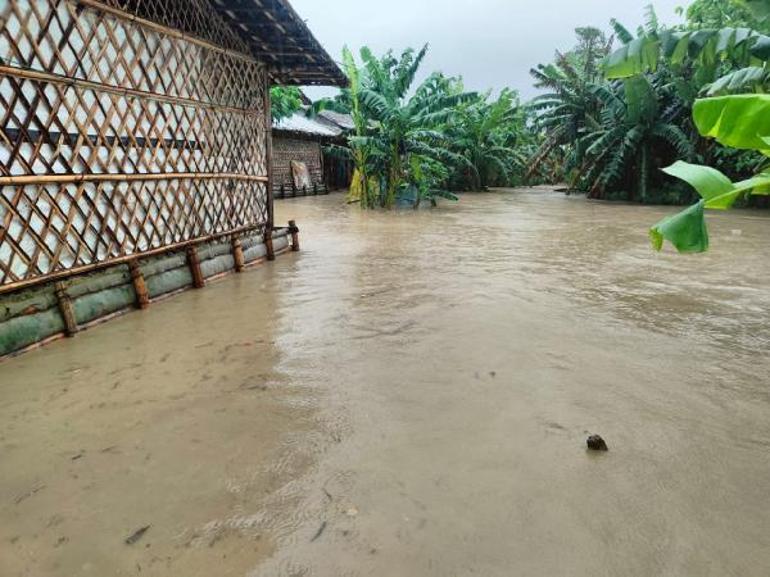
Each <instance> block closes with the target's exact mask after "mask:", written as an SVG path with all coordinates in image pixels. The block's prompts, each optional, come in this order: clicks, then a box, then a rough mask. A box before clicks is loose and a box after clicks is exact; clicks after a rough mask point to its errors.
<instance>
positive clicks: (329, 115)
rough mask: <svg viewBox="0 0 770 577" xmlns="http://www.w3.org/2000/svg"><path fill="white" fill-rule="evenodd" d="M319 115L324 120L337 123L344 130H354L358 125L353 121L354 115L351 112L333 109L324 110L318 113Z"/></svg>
mask: <svg viewBox="0 0 770 577" xmlns="http://www.w3.org/2000/svg"><path fill="white" fill-rule="evenodd" d="M318 116H319V117H320V118H322V119H324V120H328V121H329V122H331V123H333V124H336V125H337V126H339V127H340V128H342V129H343V130H353V129H354V128H355V127H356V125H355V124H354V123H353V117H352V116H350V114H343V113H341V112H335V111H333V110H322V111H321V112H319V113H318Z"/></svg>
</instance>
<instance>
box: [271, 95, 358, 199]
mask: <svg viewBox="0 0 770 577" xmlns="http://www.w3.org/2000/svg"><path fill="white" fill-rule="evenodd" d="M353 128H354V125H353V119H352V118H351V117H350V115H348V114H341V113H338V112H332V111H330V110H323V111H321V112H319V113H318V115H317V116H316V117H315V118H308V116H307V114H306V111H305V110H302V111H299V112H297V113H295V114H294V115H293V116H290V117H288V118H284V119H282V120H280V121H278V122H277V123H274V124H273V176H274V179H273V193H274V195H275V197H276V198H293V197H296V196H306V195H315V194H326V193H328V192H329V191H330V190H338V189H342V188H347V187H348V186H349V185H350V180H351V175H352V163H351V161H350V160H346V159H344V158H340V157H339V155H335V154H331V153H330V152H329V147H330V145H331V146H336V147H346V146H347V136H348V135H349V134H350V132H351V131H352V129H353Z"/></svg>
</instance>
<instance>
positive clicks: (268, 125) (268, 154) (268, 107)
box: [264, 81, 274, 241]
mask: <svg viewBox="0 0 770 577" xmlns="http://www.w3.org/2000/svg"><path fill="white" fill-rule="evenodd" d="M264 106H265V162H266V166H267V185H266V188H267V191H266V192H267V230H268V231H271V230H273V223H274V212H273V114H272V102H271V98H270V82H269V81H268V82H267V85H266V87H265V104H264ZM271 241H272V239H271Z"/></svg>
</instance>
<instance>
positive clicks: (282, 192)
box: [273, 132, 326, 198]
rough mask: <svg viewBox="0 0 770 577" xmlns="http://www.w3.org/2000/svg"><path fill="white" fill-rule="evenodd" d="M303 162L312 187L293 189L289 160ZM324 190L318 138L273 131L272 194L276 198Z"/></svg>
mask: <svg viewBox="0 0 770 577" xmlns="http://www.w3.org/2000/svg"><path fill="white" fill-rule="evenodd" d="M292 160H294V161H298V162H304V163H305V164H306V165H307V167H308V170H309V171H310V176H311V179H312V182H313V184H314V185H315V188H314V189H311V190H308V191H298V190H294V180H293V177H292V172H291V161H292ZM325 191H326V185H325V182H324V167H323V154H322V151H321V143H320V141H318V140H312V139H304V138H303V139H300V138H296V137H292V136H288V135H284V134H281V133H278V132H274V133H273V194H274V195H275V197H277V198H282V197H286V196H297V195H300V194H313V193H316V194H318V193H321V192H325Z"/></svg>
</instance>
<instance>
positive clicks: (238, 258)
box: [232, 237, 246, 272]
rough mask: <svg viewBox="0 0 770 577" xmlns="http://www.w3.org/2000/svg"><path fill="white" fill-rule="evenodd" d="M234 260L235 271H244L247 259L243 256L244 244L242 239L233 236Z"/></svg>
mask: <svg viewBox="0 0 770 577" xmlns="http://www.w3.org/2000/svg"><path fill="white" fill-rule="evenodd" d="M232 243H233V260H234V261H235V272H243V268H244V267H245V266H246V261H245V259H244V257H243V245H242V244H241V239H240V238H237V237H233V241H232Z"/></svg>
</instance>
